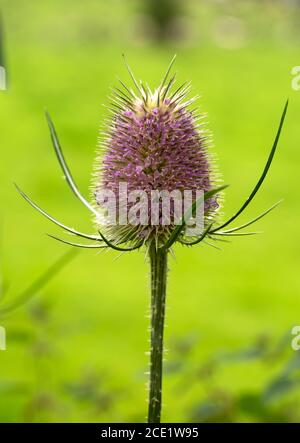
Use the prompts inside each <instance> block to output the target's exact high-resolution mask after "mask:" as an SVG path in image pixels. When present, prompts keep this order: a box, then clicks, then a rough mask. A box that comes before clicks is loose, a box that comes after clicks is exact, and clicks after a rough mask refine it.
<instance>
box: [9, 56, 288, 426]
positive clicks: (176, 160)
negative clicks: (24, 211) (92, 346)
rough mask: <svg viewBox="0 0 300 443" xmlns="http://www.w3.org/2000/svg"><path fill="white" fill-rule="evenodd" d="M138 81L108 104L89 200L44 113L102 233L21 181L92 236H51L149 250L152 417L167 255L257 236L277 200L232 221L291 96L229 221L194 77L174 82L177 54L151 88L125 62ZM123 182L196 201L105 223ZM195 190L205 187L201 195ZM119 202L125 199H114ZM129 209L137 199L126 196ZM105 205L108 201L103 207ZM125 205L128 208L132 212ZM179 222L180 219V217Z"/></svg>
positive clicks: (157, 399) (158, 392)
mask: <svg viewBox="0 0 300 443" xmlns="http://www.w3.org/2000/svg"><path fill="white" fill-rule="evenodd" d="M124 60H125V64H126V67H127V70H128V73H129V75H130V77H131V80H132V82H133V86H132V87H128V86H127V85H126V84H125V83H123V81H121V80H120V81H119V85H118V86H116V87H115V88H114V89H113V95H112V97H111V98H110V105H109V106H108V109H109V111H110V113H111V115H110V117H109V119H108V120H107V121H106V122H105V125H104V126H105V131H104V132H103V133H101V136H100V142H99V151H98V155H97V159H96V167H95V171H94V174H93V180H92V182H93V186H92V188H93V195H92V202H90V201H88V200H87V199H86V198H85V197H84V196H83V194H82V193H81V192H80V190H79V189H78V187H77V185H76V182H75V180H74V178H73V175H72V173H71V171H70V169H69V167H68V165H67V163H66V160H65V157H64V155H63V152H62V148H61V145H60V142H59V139H58V136H57V133H56V130H55V127H54V124H53V121H52V120H51V118H50V116H49V114H48V113H47V112H46V119H47V122H48V126H49V130H50V135H51V139H52V144H53V147H54V151H55V154H56V156H57V159H58V162H59V164H60V167H61V169H62V171H63V174H64V176H65V179H66V182H67V184H68V186H69V187H70V189H71V191H72V192H73V193H74V195H75V196H76V197H77V198H78V199H79V200H80V201H81V203H82V204H83V205H84V206H85V207H86V208H87V209H88V210H89V211H90V212H91V214H92V215H93V218H94V219H95V225H96V229H97V234H95V233H93V234H88V233H84V232H81V231H78V230H75V229H74V228H72V227H70V226H68V225H66V224H64V223H62V222H61V221H60V220H58V219H56V218H54V217H53V216H52V215H50V214H49V213H48V212H46V211H45V210H44V209H42V208H41V207H40V206H38V205H37V204H36V203H35V202H34V201H32V200H31V199H30V198H29V197H28V195H26V194H25V193H24V192H23V191H22V190H21V189H20V188H19V187H18V186H17V190H18V191H19V193H20V194H21V195H22V197H24V199H25V200H26V201H27V202H28V203H29V204H30V205H31V206H33V208H35V209H36V210H37V211H39V212H40V213H41V214H42V215H43V216H44V217H46V218H47V219H49V220H50V221H52V222H53V223H54V224H56V225H58V226H59V227H60V228H62V229H63V230H64V231H67V232H68V233H70V234H72V235H74V236H76V237H81V238H83V239H85V240H89V241H90V242H89V243H82V242H81V243H77V242H73V241H70V240H67V239H62V238H59V237H56V236H54V235H50V236H51V237H53V238H54V239H56V240H58V241H61V242H63V243H65V244H68V245H72V246H75V247H80V248H89V249H112V250H115V251H118V252H121V253H123V252H131V251H134V250H142V249H144V250H145V253H146V255H147V256H148V258H149V264H150V269H151V273H150V275H151V310H150V312H151V314H150V331H151V332H150V342H151V346H150V353H149V354H150V370H149V399H148V423H160V420H161V405H162V375H163V342H164V321H165V305H166V288H167V272H168V258H169V255H170V254H171V253H173V248H174V246H175V245H176V244H180V245H183V246H187V247H191V246H196V245H200V244H201V243H202V244H207V245H209V246H213V247H217V246H216V243H217V242H218V241H226V240H227V239H229V238H233V237H235V236H248V235H254V234H256V232H244V228H247V227H248V226H250V225H252V224H253V223H255V222H256V221H258V220H259V219H261V218H262V217H264V216H265V215H266V214H268V213H269V212H270V211H271V210H273V209H274V208H275V207H276V206H277V205H278V203H279V202H278V203H276V204H274V205H273V206H271V207H270V208H268V209H267V210H265V211H264V212H263V213H261V214H259V215H258V216H256V217H255V218H253V219H251V220H249V221H247V222H246V223H243V224H241V225H238V226H235V227H230V225H231V224H232V223H233V222H234V221H236V220H237V219H238V217H239V216H240V215H241V214H242V213H243V212H244V211H245V209H246V208H247V207H248V205H249V204H250V203H251V202H252V201H253V199H254V197H255V196H256V194H257V192H258V190H259V189H260V187H261V185H262V183H263V182H264V180H265V178H266V176H267V173H268V171H269V168H270V166H271V163H272V161H273V158H274V154H275V151H276V148H277V145H278V141H279V138H280V134H281V131H282V127H283V124H284V120H285V116H286V112H287V108H288V101H287V102H286V104H285V106H284V110H283V113H282V116H281V119H280V123H279V127H278V129H277V133H276V136H275V140H274V142H273V145H272V148H271V151H270V153H269V156H268V158H267V162H266V164H265V166H264V169H263V172H262V174H261V176H260V178H259V180H258V181H257V183H256V184H255V186H254V188H253V190H252V191H251V193H250V195H249V197H248V198H247V199H246V200H245V201H244V203H243V204H242V205H241V207H240V208H239V209H238V210H237V211H236V212H235V213H234V214H233V215H232V216H231V217H229V218H228V219H227V220H226V221H223V222H220V221H219V220H220V207H221V202H222V198H223V190H224V189H225V188H226V185H224V184H222V183H221V181H220V178H219V176H218V174H217V173H216V169H215V165H214V162H213V161H212V156H211V154H210V138H209V133H208V131H207V129H206V126H205V123H204V122H203V115H202V114H201V113H200V112H199V108H198V107H192V105H193V103H194V102H195V100H196V99H197V98H198V97H193V98H191V99H189V98H188V97H189V95H188V94H189V93H190V87H191V84H190V82H187V83H184V84H181V85H180V86H178V87H176V86H175V79H176V74H175V75H171V68H172V66H173V63H174V60H175V56H174V58H173V59H172V61H171V63H170V65H169V67H168V69H167V71H166V73H165V75H164V77H163V79H162V81H161V83H160V85H159V86H158V88H157V89H156V90H154V91H152V90H151V89H150V88H149V86H148V85H147V84H145V83H143V82H141V81H137V80H136V78H135V76H134V74H133V72H132V70H131V68H130V67H129V65H128V64H127V62H126V59H125V57H124ZM120 183H126V184H127V186H128V191H136V190H142V191H144V192H145V193H146V194H147V196H148V197H149V198H150V194H151V191H157V190H158V191H160V190H167V191H169V192H172V191H174V190H180V191H181V192H183V191H184V190H186V189H188V190H192V192H193V198H192V202H191V205H190V206H189V207H188V209H187V210H186V211H184V213H183V216H182V217H181V218H180V219H179V220H178V219H177V220H175V219H176V217H175V212H174V208H173V212H172V209H171V214H170V219H171V222H170V224H168V225H164V224H163V219H162V214H161V213H159V223H158V225H155V226H153V225H151V223H150V222H149V223H148V224H146V225H145V224H142V223H140V224H134V225H133V224H131V223H130V222H129V221H128V220H127V222H126V223H125V224H124V223H122V224H121V223H118V221H120V220H117V222H116V223H115V224H114V223H111V224H110V223H109V222H108V223H102V222H101V219H102V218H101V216H99V213H101V214H103V211H104V212H105V210H103V208H102V200H101V198H100V195H101V192H102V190H104V189H106V190H107V189H108V190H109V191H113V192H114V193H116V192H117V189H118V187H119V185H120ZM196 191H202V194H201V197H200V198H198V197H197V198H196V196H195V195H196ZM116 203H117V206H118V205H119V206H121V205H122V204H124V203H121V202H120V201H119V200H117V202H116ZM200 204H202V205H203V207H204V210H203V213H204V223H203V229H202V231H201V232H200V233H199V234H197V235H195V236H190V235H187V232H188V223H187V221H189V220H191V219H192V216H193V214H194V213H195V211H196V210H197V209H198V208H199V205H200ZM125 205H126V208H125V209H127V210H128V211H129V212H130V209H132V204H131V203H129V202H128V201H127V202H126V203H125ZM106 209H107V208H106ZM128 211H127V212H128ZM175 221H176V223H175Z"/></svg>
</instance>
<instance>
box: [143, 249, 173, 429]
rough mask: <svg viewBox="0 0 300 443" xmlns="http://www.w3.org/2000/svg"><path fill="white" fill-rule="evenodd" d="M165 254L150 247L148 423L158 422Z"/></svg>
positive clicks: (161, 250) (164, 300)
mask: <svg viewBox="0 0 300 443" xmlns="http://www.w3.org/2000/svg"><path fill="white" fill-rule="evenodd" d="M167 254H168V252H167V251H166V250H164V249H162V248H160V249H156V247H155V245H152V246H151V247H150V251H149V256H150V265H151V356H150V390H149V409H148V423H160V415H161V391H162V369H163V338H164V320H165V303H166V283H167Z"/></svg>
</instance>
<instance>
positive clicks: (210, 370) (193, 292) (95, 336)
mask: <svg viewBox="0 0 300 443" xmlns="http://www.w3.org/2000/svg"><path fill="white" fill-rule="evenodd" d="M0 9H1V15H2V22H3V31H4V32H3V37H4V41H3V42H2V43H3V46H4V55H5V64H6V68H7V73H8V89H7V91H0V116H1V117H0V144H1V160H0V164H1V174H0V214H1V276H2V282H3V285H2V289H3V288H6V289H7V291H6V295H5V297H2V298H1V299H0V303H1V305H0V306H5V305H6V304H10V303H12V302H13V301H14V300H16V299H17V298H18V294H19V293H21V292H22V291H23V290H24V289H25V288H27V287H28V286H29V285H30V284H31V283H32V282H33V281H34V280H35V279H36V278H37V277H38V276H39V275H40V274H41V273H43V272H44V271H45V270H46V269H48V268H49V266H50V265H51V264H52V263H54V262H55V261H56V260H57V259H58V258H59V257H61V256H62V255H63V254H65V253H66V251H67V250H69V247H68V246H66V245H62V244H59V243H57V242H55V241H53V240H52V239H50V238H47V237H46V236H45V233H46V232H50V233H58V230H57V229H56V228H55V227H54V225H51V224H50V222H47V221H46V220H44V219H42V217H41V216H40V215H39V214H38V213H36V212H34V211H33V210H32V208H30V207H29V206H28V205H27V204H26V203H25V202H24V201H23V200H22V199H21V197H20V196H19V195H18V194H17V192H16V190H15V188H14V186H13V182H14V181H16V182H17V183H18V184H19V185H20V186H21V187H22V188H23V189H24V190H25V191H26V192H27V193H28V194H29V195H30V196H31V197H32V198H33V199H34V200H35V201H37V202H38V203H39V204H40V205H41V206H42V207H43V208H45V209H46V210H48V211H49V212H50V213H52V214H53V215H54V216H57V217H58V218H59V219H61V220H63V221H65V223H66V224H69V225H71V226H74V227H76V228H77V229H80V230H86V231H87V232H91V230H92V229H93V228H92V226H91V217H90V215H89V213H88V212H87V211H86V210H85V209H84V208H83V207H82V206H81V205H80V203H79V202H78V201H76V199H75V198H74V196H73V195H72V194H71V193H70V191H69V190H68V189H67V186H66V184H65V182H64V180H63V178H62V173H61V171H60V169H59V167H58V165H57V163H56V159H55V155H54V153H53V151H52V147H51V142H50V137H49V134H48V129H47V126H46V122H45V118H44V109H45V108H47V109H48V111H49V112H50V114H51V116H52V118H53V120H54V122H55V124H56V128H57V131H58V134H59V136H60V139H61V143H62V146H63V148H64V151H65V155H66V157H67V159H68V160H69V164H70V167H71V169H72V171H73V174H74V176H75V177H76V180H77V181H78V184H79V185H80V188H81V190H82V191H83V192H84V193H85V195H89V186H90V176H91V171H92V167H93V161H94V156H95V150H96V142H97V136H98V129H99V125H100V122H101V121H102V120H103V119H104V118H105V116H107V111H106V109H105V107H103V106H102V104H103V103H107V98H106V97H107V94H108V93H109V92H110V87H111V86H113V85H115V84H116V83H117V76H119V77H121V78H122V79H123V80H125V81H126V82H129V81H130V79H129V78H128V73H127V72H126V69H125V66H124V63H123V61H122V56H121V55H122V53H123V52H125V53H126V55H127V58H128V60H129V62H130V64H131V66H132V67H133V68H134V71H135V73H136V76H137V77H138V78H142V79H145V80H146V81H148V82H149V84H150V85H151V86H155V85H157V84H158V82H159V81H160V79H161V78H162V76H163V74H164V72H165V69H166V67H167V65H168V64H169V61H170V59H171V58H172V56H173V55H174V53H177V54H178V58H177V61H176V66H175V67H174V70H176V71H177V72H178V79H179V81H185V80H192V83H193V92H194V93H200V94H201V96H202V97H201V100H200V102H199V103H200V106H201V109H202V110H203V111H205V112H208V116H209V117H208V121H209V128H210V129H211V130H212V132H213V134H214V145H215V147H214V151H215V153H216V155H217V159H218V160H217V163H218V167H219V170H220V171H221V172H222V174H223V177H224V181H225V182H226V183H229V184H230V188H229V189H228V191H227V192H226V201H225V206H224V213H225V214H226V215H227V216H229V215H231V214H232V212H233V211H234V210H235V209H237V207H238V205H239V204H241V203H242V201H243V200H244V199H245V198H246V197H247V196H248V194H249V191H250V190H251V187H253V185H254V183H255V182H256V180H257V179H258V177H259V174H260V173H261V170H262V167H263V165H264V162H265V160H266V157H267V155H268V152H269V149H270V148H271V145H272V142H273V138H274V135H275V131H276V129H277V125H278V121H279V117H280V114H281V112H282V109H283V105H284V102H285V100H286V98H287V97H289V98H290V109H289V112H288V117H287V120H286V125H285V127H284V131H283V134H282V138H281V141H280V146H279V149H278V153H277V154H276V158H275V161H274V164H273V165H272V168H271V171H270V174H269V176H268V178H267V180H266V182H265V184H264V186H263V188H262V189H261V191H260V192H259V194H258V196H257V198H256V200H255V201H254V202H253V203H252V204H251V206H250V207H249V208H248V209H247V212H246V213H245V215H243V221H244V220H247V219H248V218H251V217H252V216H255V215H256V214H258V213H259V212H261V211H263V210H264V209H265V208H267V207H269V206H271V204H273V203H274V202H275V201H277V200H279V199H280V198H284V202H283V203H282V204H281V205H280V206H279V207H278V208H277V209H276V211H275V212H273V213H271V214H270V215H269V216H268V217H266V218H264V219H263V220H261V221H260V222H259V226H258V225H257V226H256V228H258V229H261V230H263V231H264V234H263V235H259V236H256V237H241V238H236V239H234V241H233V242H232V243H230V244H227V243H226V244H225V243H224V245H222V250H221V251H219V250H215V249H213V248H210V247H209V246H199V247H195V248H191V249H185V248H183V247H180V246H177V247H176V250H175V256H176V258H175V259H172V260H171V261H170V273H169V291H168V310H167V329H166V348H167V353H166V362H165V380H164V408H163V418H162V419H163V421H166V422H184V421H187V422H192V421H194V422H202V421H233V422H237V421H249V422H257V421H258V422H259V421H287V422H292V421H299V420H300V351H299V352H298V353H297V352H295V351H293V350H292V349H291V345H290V342H291V338H292V336H291V329H292V327H293V326H295V325H299V323H300V291H299V289H300V283H299V222H300V211H299V200H298V189H299V160H300V154H299V115H300V91H295V90H293V89H292V88H291V81H292V76H291V70H292V68H293V67H294V66H297V65H299V64H300V51H299V44H300V32H299V19H300V2H299V1H296V0H294V1H288V0H286V1H283V0H282V1H279V0H277V1H275V0H273V1H271V0H270V1H266V0H265V1H262V0H257V1H254V0H253V1H250V0H243V1H237V0H236V1H233V0H231V1H229V0H228V1H226V0H223V1H221V0H219V1H217V0H210V1H208V0H207V1H204V0H203V1H200V0H199V1H197V0H184V1H180V0H177V1H175V0H172V1H168V0H160V1H155V0H148V1H146V0H144V1H142V0H126V1H124V0H111V1H109V2H107V1H104V0H97V1H96V0H86V1H84V2H82V1H79V0H72V1H71V0H52V1H44V2H41V1H37V0H28V1H26V2H25V1H22V0H1V4H0ZM240 221H241V220H240ZM117 256H118V254H117V253H114V252H108V253H105V254H97V253H95V251H93V250H91V251H90V250H82V251H80V252H79V253H78V254H77V255H76V257H74V258H73V259H72V260H71V261H70V262H69V263H68V264H67V265H66V266H61V268H62V269H60V272H59V273H57V275H55V276H54V277H53V278H51V279H50V278H49V279H48V280H49V281H48V283H47V285H40V288H39V290H38V291H36V290H35V289H34V290H32V295H34V296H33V297H31V298H30V300H29V301H28V303H26V304H24V305H22V306H21V307H19V308H18V309H16V310H14V311H13V312H11V313H10V314H9V315H3V316H2V317H1V318H0V325H2V326H4V327H5V328H6V331H7V350H6V351H0V420H1V421H2V422H6V421H9V422H14V421H45V422H54V421H55V422H56V421H67V422H69V421H70V422H75V421H81V422H88V421H100V422H102V421H113V422H116V421H119V422H122V421H144V420H145V416H146V407H147V405H146V398H147V393H146V380H147V377H146V375H145V371H147V356H146V355H145V352H146V351H147V350H148V346H149V343H148V338H149V336H148V335H149V333H148V318H147V314H148V311H149V294H148V289H149V277H148V264H147V261H145V259H144V256H143V254H142V253H138V252H132V253H130V254H126V255H123V256H122V257H120V258H118V259H116V257H117ZM2 292H3V293H4V289H3V291H2ZM34 293H36V294H34ZM27 295H28V294H27Z"/></svg>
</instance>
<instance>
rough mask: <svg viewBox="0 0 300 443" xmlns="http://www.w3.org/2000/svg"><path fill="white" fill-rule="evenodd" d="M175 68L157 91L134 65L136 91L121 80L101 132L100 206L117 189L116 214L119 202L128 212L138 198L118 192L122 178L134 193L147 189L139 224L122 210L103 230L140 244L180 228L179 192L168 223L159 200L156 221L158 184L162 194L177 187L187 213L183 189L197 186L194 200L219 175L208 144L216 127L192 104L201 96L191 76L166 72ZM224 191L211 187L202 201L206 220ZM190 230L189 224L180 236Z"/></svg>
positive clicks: (97, 176) (97, 195) (98, 165)
mask: <svg viewBox="0 0 300 443" xmlns="http://www.w3.org/2000/svg"><path fill="white" fill-rule="evenodd" d="M171 64H172V63H171ZM170 68H171V65H170V67H169V69H168V71H167V73H166V75H165V77H164V79H163V80H162V83H161V84H160V86H159V87H158V88H157V89H156V90H154V91H151V89H150V88H149V87H148V86H146V85H144V84H143V83H138V82H137V81H136V80H135V78H134V76H133V74H132V72H131V70H130V68H128V69H129V72H130V74H131V76H132V79H133V82H134V86H135V90H136V92H135V91H134V90H133V89H131V88H129V87H127V86H125V85H124V84H123V83H122V84H121V88H115V89H114V93H113V97H111V105H112V106H111V108H110V109H111V111H112V117H111V119H110V121H109V123H108V125H107V129H106V131H105V133H104V138H103V137H101V138H100V146H99V155H98V158H97V162H96V174H95V178H94V196H95V201H96V204H97V206H98V207H99V208H100V210H101V204H102V201H103V195H104V194H105V191H107V190H108V191H111V192H112V193H113V194H114V195H115V196H116V200H117V201H116V206H117V214H119V213H120V210H123V213H124V214H130V212H131V211H133V210H134V206H135V205H136V202H134V201H128V199H120V198H119V189H120V185H121V184H123V185H126V189H127V192H128V194H130V193H132V194H133V195H134V193H135V192H136V191H137V190H138V191H142V192H143V193H144V196H145V197H146V199H145V201H143V203H144V204H145V203H146V205H145V206H146V209H145V208H144V211H146V212H147V213H146V214H141V213H140V214H139V215H138V217H137V218H136V220H135V223H134V224H132V223H131V222H130V220H127V223H120V220H119V218H117V219H116V220H114V222H113V223H111V224H109V222H108V225H107V226H106V229H105V231H104V232H105V233H107V235H108V238H110V239H113V240H114V241H116V242H118V243H124V242H125V241H130V242H133V244H135V243H136V242H138V243H139V242H140V241H141V240H144V241H145V242H151V241H155V242H156V243H157V244H158V245H159V244H164V242H165V241H166V239H167V238H168V237H169V236H170V234H171V233H172V232H173V231H174V229H175V223H176V215H177V213H176V208H175V203H174V201H173V200H171V201H170V211H169V220H168V223H166V220H165V218H164V215H165V214H164V213H163V210H162V204H161V203H162V202H161V201H160V205H159V206H158V207H156V209H157V210H158V214H157V222H156V223H155V224H154V223H153V217H152V218H151V210H152V211H153V210H154V206H155V202H154V201H153V196H155V191H157V192H159V193H161V194H160V195H161V196H163V195H164V193H165V192H166V193H169V194H170V195H173V196H176V195H177V196H178V202H179V205H180V211H179V213H181V215H182V213H183V211H184V207H183V204H181V203H182V202H183V201H184V198H185V196H186V194H185V191H189V192H190V193H191V194H190V196H191V204H192V203H195V201H196V195H197V191H202V192H203V193H205V192H208V191H211V190H212V188H213V187H215V186H216V184H217V182H219V180H218V179H217V174H216V170H215V166H214V162H213V161H212V157H211V155H209V152H208V150H209V147H210V146H209V144H210V134H209V131H207V130H206V127H205V123H204V121H203V117H204V116H203V115H199V114H198V113H197V112H198V109H197V108H194V109H193V110H192V109H191V105H192V103H194V101H195V100H196V99H197V97H194V98H192V99H189V100H188V99H187V95H188V93H189V91H190V83H187V84H183V85H181V86H179V87H177V88H175V85H174V84H175V76H173V77H172V78H171V79H170V80H169V79H168V75H169V72H170ZM176 192H177V194H176ZM178 193H179V194H178ZM218 197H219V196H216V195H213V196H211V197H210V198H207V199H206V201H205V202H204V211H203V212H204V214H203V215H204V218H205V225H207V223H209V222H211V221H212V220H213V219H214V217H215V216H216V214H217V211H218V209H219V206H220V204H219V201H220V199H219V198H218ZM113 203H115V202H113ZM122 205H123V207H121V206H122ZM97 206H96V207H97ZM124 206H125V207H124ZM133 213H134V214H135V212H134V211H133ZM142 215H144V217H143V216H142ZM177 221H178V220H177ZM99 228H100V229H101V228H102V226H100V227H99ZM184 234H185V229H183V230H182V233H181V237H184ZM181 237H180V238H181Z"/></svg>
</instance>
